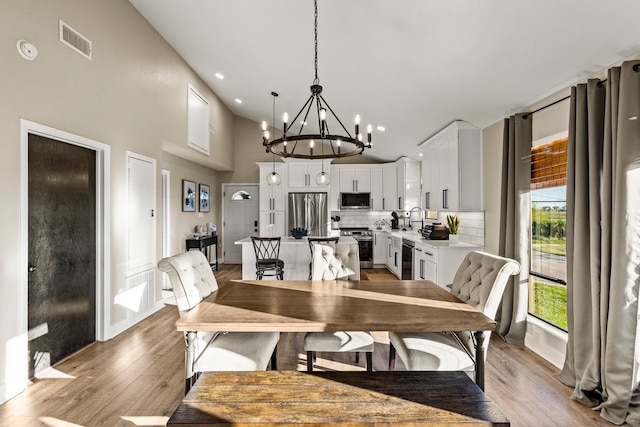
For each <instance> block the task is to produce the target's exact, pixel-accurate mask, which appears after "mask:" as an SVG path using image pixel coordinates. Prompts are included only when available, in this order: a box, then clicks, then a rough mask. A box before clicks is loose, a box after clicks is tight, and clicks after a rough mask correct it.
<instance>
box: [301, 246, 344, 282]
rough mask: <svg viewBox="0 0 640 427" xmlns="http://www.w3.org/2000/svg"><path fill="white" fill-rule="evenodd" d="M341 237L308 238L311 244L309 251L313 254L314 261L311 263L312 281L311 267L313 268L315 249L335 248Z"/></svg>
mask: <svg viewBox="0 0 640 427" xmlns="http://www.w3.org/2000/svg"><path fill="white" fill-rule="evenodd" d="M339 239H340V237H307V240H308V242H309V251H310V252H311V259H312V261H311V262H310V263H309V280H311V273H312V272H311V267H312V266H313V247H314V246H315V245H326V246H333V247H334V248H335V245H336V244H337V243H338V240H339Z"/></svg>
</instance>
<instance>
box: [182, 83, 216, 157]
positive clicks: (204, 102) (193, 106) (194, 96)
mask: <svg viewBox="0 0 640 427" xmlns="http://www.w3.org/2000/svg"><path fill="white" fill-rule="evenodd" d="M198 107H200V108H203V109H204V111H203V112H204V114H205V116H206V118H205V120H204V121H203V122H202V123H200V122H199V121H198V118H199V117H198V114H197V113H198V112H201V110H200V108H198ZM210 120H211V105H210V104H209V100H208V99H207V98H205V97H204V95H202V94H201V93H200V92H199V91H198V90H197V89H196V88H195V87H194V86H192V85H191V83H189V85H188V90H187V146H188V147H191V148H193V149H194V150H197V151H199V152H201V153H204V154H206V155H209V154H210V148H211V142H210V141H211V137H210V130H209V123H210ZM200 126H202V129H200ZM200 133H202V136H203V137H204V140H202V141H200V140H199V138H197V136H198V134H200Z"/></svg>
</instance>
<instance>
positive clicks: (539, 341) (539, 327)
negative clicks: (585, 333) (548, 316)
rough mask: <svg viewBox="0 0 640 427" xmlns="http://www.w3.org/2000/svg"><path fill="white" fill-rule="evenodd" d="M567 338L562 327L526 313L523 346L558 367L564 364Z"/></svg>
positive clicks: (560, 367)
mask: <svg viewBox="0 0 640 427" xmlns="http://www.w3.org/2000/svg"><path fill="white" fill-rule="evenodd" d="M568 339H569V338H568V335H567V333H566V332H565V331H563V330H562V329H560V328H557V327H555V326H553V325H550V324H548V323H547V322H544V321H542V320H540V319H538V318H537V317H535V316H531V315H529V314H528V315H527V333H526V335H525V340H524V342H525V347H527V348H529V349H530V350H531V351H533V352H534V353H536V354H537V355H538V356H540V357H542V358H543V359H545V360H546V361H548V362H549V363H551V364H553V365H554V366H555V367H556V368H558V369H562V366H563V365H564V359H565V355H566V349H567V341H568Z"/></svg>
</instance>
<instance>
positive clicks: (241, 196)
mask: <svg viewBox="0 0 640 427" xmlns="http://www.w3.org/2000/svg"><path fill="white" fill-rule="evenodd" d="M250 199H251V194H249V193H248V192H247V191H244V190H238V191H236V192H235V193H233V194H232V195H231V200H250Z"/></svg>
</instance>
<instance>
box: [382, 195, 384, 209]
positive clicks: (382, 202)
mask: <svg viewBox="0 0 640 427" xmlns="http://www.w3.org/2000/svg"><path fill="white" fill-rule="evenodd" d="M382 209H383V210H384V197H383V198H382Z"/></svg>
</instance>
